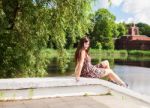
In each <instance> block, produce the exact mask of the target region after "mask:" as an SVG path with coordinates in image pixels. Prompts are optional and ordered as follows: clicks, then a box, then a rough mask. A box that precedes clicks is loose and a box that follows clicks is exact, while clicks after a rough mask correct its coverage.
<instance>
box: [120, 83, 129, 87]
mask: <svg viewBox="0 0 150 108" xmlns="http://www.w3.org/2000/svg"><path fill="white" fill-rule="evenodd" d="M120 86H123V87H125V88H128V84H127V83H123V84H120Z"/></svg>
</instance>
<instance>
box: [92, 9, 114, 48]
mask: <svg viewBox="0 0 150 108" xmlns="http://www.w3.org/2000/svg"><path fill="white" fill-rule="evenodd" d="M93 22H94V24H95V25H94V29H93V31H92V32H91V33H90V36H91V40H92V42H91V44H92V47H94V48H96V46H97V44H99V43H101V44H100V45H102V48H103V49H114V42H113V37H114V35H115V34H117V31H116V30H117V27H116V24H115V16H114V15H113V14H111V13H110V12H109V11H108V10H107V9H99V10H98V11H97V12H96V13H95V17H94V20H93Z"/></svg>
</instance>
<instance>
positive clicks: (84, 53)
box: [81, 50, 86, 58]
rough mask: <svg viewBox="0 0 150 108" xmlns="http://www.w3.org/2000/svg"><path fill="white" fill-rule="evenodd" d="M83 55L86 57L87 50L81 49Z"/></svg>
mask: <svg viewBox="0 0 150 108" xmlns="http://www.w3.org/2000/svg"><path fill="white" fill-rule="evenodd" d="M81 56H82V57H84V58H85V57H86V51H85V50H82V51H81Z"/></svg>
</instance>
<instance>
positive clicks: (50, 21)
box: [0, 0, 92, 77]
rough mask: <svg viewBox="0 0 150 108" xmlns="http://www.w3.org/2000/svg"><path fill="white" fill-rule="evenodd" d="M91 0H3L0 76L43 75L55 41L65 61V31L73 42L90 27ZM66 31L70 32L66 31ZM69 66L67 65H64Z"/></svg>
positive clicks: (0, 30) (0, 9)
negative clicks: (48, 45)
mask: <svg viewBox="0 0 150 108" xmlns="http://www.w3.org/2000/svg"><path fill="white" fill-rule="evenodd" d="M91 2H92V1H91V0H1V1H0V27H1V28H0V60H1V61H0V77H22V75H23V76H27V77H28V76H30V77H35V76H44V75H46V74H47V72H46V67H47V64H48V62H49V57H50V54H51V53H52V52H50V51H49V50H48V49H47V44H48V42H53V43H55V47H56V48H57V49H58V50H59V52H60V54H61V58H60V60H58V61H59V63H60V68H62V65H66V63H67V62H68V61H67V60H62V58H67V53H66V52H65V50H64V46H65V44H66V36H67V35H66V33H68V34H69V35H68V36H69V37H70V39H71V40H72V42H75V41H76V38H77V37H82V36H83V34H85V33H86V32H88V30H89V28H90V27H91V20H90V18H89V14H90V12H91ZM66 31H67V32H66ZM65 67H67V66H65Z"/></svg>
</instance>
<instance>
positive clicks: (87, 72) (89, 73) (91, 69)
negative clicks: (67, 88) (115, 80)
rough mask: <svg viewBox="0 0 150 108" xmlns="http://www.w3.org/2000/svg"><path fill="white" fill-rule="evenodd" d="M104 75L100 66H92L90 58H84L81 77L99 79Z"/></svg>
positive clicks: (103, 70)
mask: <svg viewBox="0 0 150 108" xmlns="http://www.w3.org/2000/svg"><path fill="white" fill-rule="evenodd" d="M103 74H105V69H104V68H102V66H101V64H97V65H92V64H91V57H90V56H87V55H86V57H85V58H84V64H83V67H82V70H81V75H80V76H81V77H91V78H101V77H102V75H103Z"/></svg>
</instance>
